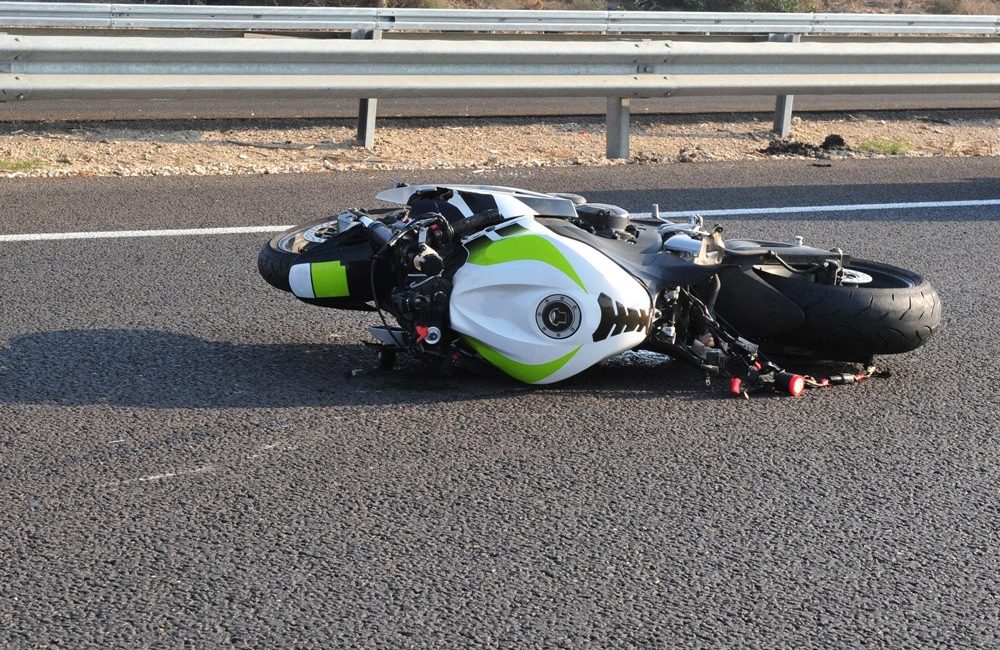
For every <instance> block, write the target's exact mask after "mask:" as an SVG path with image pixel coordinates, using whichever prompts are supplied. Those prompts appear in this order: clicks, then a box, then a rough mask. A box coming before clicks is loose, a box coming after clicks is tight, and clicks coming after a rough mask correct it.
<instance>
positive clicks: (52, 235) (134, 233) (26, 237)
mask: <svg viewBox="0 0 1000 650" xmlns="http://www.w3.org/2000/svg"><path fill="white" fill-rule="evenodd" d="M289 228H291V226H235V227H232V228H182V229H179V230H106V231H97V232H40V233H26V234H23V235H0V242H13V241H58V240H62V239H115V238H118V237H187V236H190V235H240V234H244V233H255V232H281V231H282V230H288V229H289Z"/></svg>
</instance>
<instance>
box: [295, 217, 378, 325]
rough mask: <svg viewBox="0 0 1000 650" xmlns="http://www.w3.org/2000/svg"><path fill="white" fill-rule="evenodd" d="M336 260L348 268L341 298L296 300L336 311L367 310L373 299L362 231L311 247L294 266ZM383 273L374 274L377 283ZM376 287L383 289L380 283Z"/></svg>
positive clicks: (348, 232)
mask: <svg viewBox="0 0 1000 650" xmlns="http://www.w3.org/2000/svg"><path fill="white" fill-rule="evenodd" d="M332 261H339V262H341V263H342V264H343V265H344V267H345V268H346V269H347V289H348V291H349V292H350V295H349V296H346V297H344V298H299V300H302V301H303V302H307V303H309V304H310V305H319V306H321V307H332V308H335V309H352V310H365V311H367V310H370V309H372V307H371V306H370V305H368V304H367V303H368V302H369V301H371V300H372V289H371V273H372V246H371V243H370V242H369V241H368V237H367V235H366V234H365V230H364V228H361V227H354V228H351V229H349V230H346V231H344V232H342V233H338V234H336V235H334V236H333V237H331V238H330V239H328V240H326V241H325V242H323V243H321V244H316V245H314V246H311V247H310V248H309V250H307V251H305V252H304V253H302V254H301V255H300V256H299V258H298V259H297V260H296V263H297V264H298V263H304V262H310V263H311V262H332ZM381 275H383V274H376V280H377V282H379V281H380V280H381V278H380V277H379V276H381ZM379 286H382V285H381V284H379Z"/></svg>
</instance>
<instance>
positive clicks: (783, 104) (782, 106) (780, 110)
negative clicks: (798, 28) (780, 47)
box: [767, 34, 802, 138]
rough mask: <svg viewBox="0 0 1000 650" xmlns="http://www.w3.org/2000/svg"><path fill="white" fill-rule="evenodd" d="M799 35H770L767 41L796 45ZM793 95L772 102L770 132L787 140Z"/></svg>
mask: <svg viewBox="0 0 1000 650" xmlns="http://www.w3.org/2000/svg"><path fill="white" fill-rule="evenodd" d="M801 38H802V35H801V34H770V35H769V36H768V37H767V40H769V41H772V42H777V43H798V42H799V40H801ZM794 100H795V96H794V95H778V99H777V101H775V102H774V126H773V127H772V128H771V130H772V131H773V132H775V133H777V134H778V135H779V136H781V137H782V138H787V137H788V134H789V133H791V131H792V102H793V101H794Z"/></svg>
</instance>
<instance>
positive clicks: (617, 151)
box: [605, 97, 631, 160]
mask: <svg viewBox="0 0 1000 650" xmlns="http://www.w3.org/2000/svg"><path fill="white" fill-rule="evenodd" d="M630 105H631V100H630V99H629V98H628V97H608V128H607V131H608V132H607V136H606V137H607V150H606V152H605V155H607V157H608V159H610V160H615V159H622V158H626V159H627V158H628V129H629V111H630Z"/></svg>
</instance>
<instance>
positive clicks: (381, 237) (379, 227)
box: [366, 221, 393, 250]
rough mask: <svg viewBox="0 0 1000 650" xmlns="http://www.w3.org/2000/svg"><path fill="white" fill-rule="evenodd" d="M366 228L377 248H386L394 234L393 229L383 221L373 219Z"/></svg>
mask: <svg viewBox="0 0 1000 650" xmlns="http://www.w3.org/2000/svg"><path fill="white" fill-rule="evenodd" d="M366 229H367V230H368V236H369V237H370V238H371V241H372V244H374V245H375V250H379V249H381V248H384V247H385V245H386V244H388V243H389V240H390V239H392V236H393V232H392V230H391V229H390V228H389V227H388V226H386V225H385V224H384V223H382V222H381V221H372V222H371V223H369V224H368V225H367V226H366Z"/></svg>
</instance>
